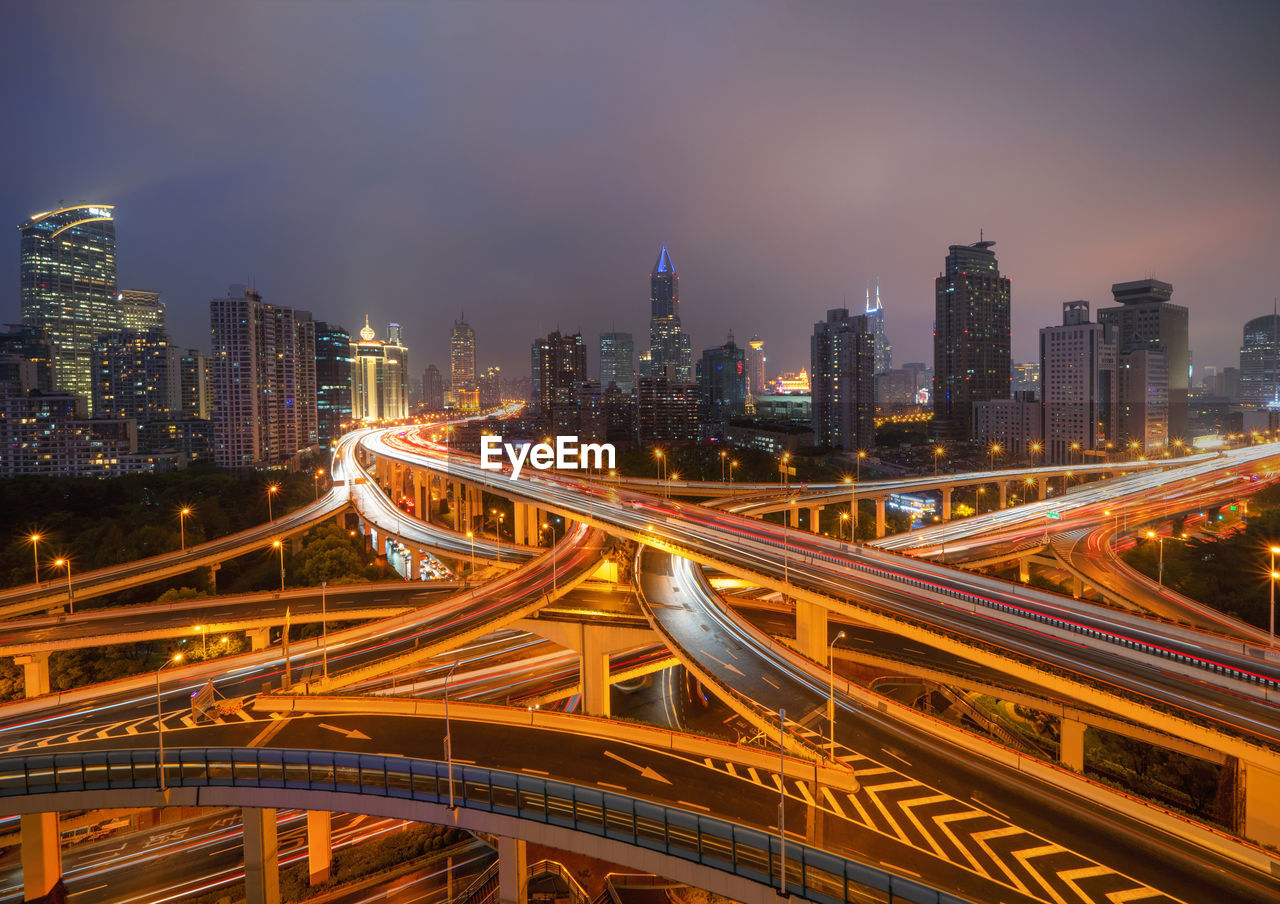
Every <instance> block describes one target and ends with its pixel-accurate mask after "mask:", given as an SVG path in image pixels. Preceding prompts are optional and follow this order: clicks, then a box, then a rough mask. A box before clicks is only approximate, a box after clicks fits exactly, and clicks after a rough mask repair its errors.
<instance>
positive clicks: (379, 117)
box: [0, 0, 1280, 376]
mask: <svg viewBox="0 0 1280 904" xmlns="http://www.w3.org/2000/svg"><path fill="white" fill-rule="evenodd" d="M1278 46H1280V3H1275V2H1260V3H1245V2H1235V3H1233V2H1225V3H1224V2H1205V3H1199V4H1194V3H1178V2H1173V0H1153V2H1128V0H1121V2H1117V0H1107V2H1098V3H1085V2H1079V0H1073V2H1070V3H1062V2H1044V3H1039V2H1032V0H1011V2H995V0H988V2H959V0H956V2H945V3H916V2H905V0H895V2H893V3H884V2H876V3H862V2H852V0H846V2H834V0H833V2H827V3H819V2H808V3H782V2H777V3H768V4H751V3H746V2H742V0H733V2H726V3H711V2H696V3H688V2H680V3H672V4H669V5H667V4H661V3H657V2H652V0H646V2H635V3H605V4H600V3H595V2H589V0H581V2H565V3H558V2H549V0H530V2H515V3H498V2H459V3H447V4H446V3H425V2H412V3H404V4H400V3H391V2H364V3H354V2H352V3H338V2H306V3H302V2H298V3H291V2H282V0H273V2H270V3H263V4H261V5H251V4H238V3H228V2H218V3H202V4H201V3H173V2H168V0H166V2H159V3H129V2H123V0H113V2H111V3H88V2H78V3H73V4H63V3H58V2H47V3H24V4H16V3H10V4H6V5H5V6H4V10H3V12H2V13H0V58H3V59H4V61H5V72H6V75H5V77H4V78H3V79H0V99H2V103H3V107H2V111H3V114H4V116H3V122H4V125H5V128H4V141H3V143H2V144H0V159H2V160H3V164H4V165H3V169H2V170H0V172H3V173H4V176H3V177H2V178H0V212H3V216H5V217H7V218H8V219H9V221H10V223H11V224H12V226H14V227H16V226H17V225H19V224H20V223H21V222H22V221H23V219H24V218H25V217H27V216H28V215H30V214H31V213H34V212H36V211H38V210H43V209H47V208H48V207H50V206H52V205H53V204H54V203H56V202H57V201H58V200H59V199H64V200H67V201H79V200H81V199H87V200H91V201H95V202H99V203H110V204H115V205H116V206H117V207H116V213H117V234H118V261H119V264H118V269H119V277H120V285H121V287H122V288H150V289H157V290H159V291H161V292H162V293H163V295H164V298H165V299H166V301H167V302H168V305H169V323H170V328H171V331H172V332H173V334H174V337H175V339H176V340H177V341H179V342H181V343H182V344H184V345H193V346H201V347H205V348H207V347H208V344H209V339H208V325H209V315H208V301H209V299H210V298H212V297H214V296H219V295H222V294H224V293H225V292H226V287H227V285H228V284H229V283H233V282H244V281H246V280H249V279H252V280H253V281H254V282H256V284H257V287H258V289H259V291H261V292H262V294H263V297H264V299H265V300H267V301H270V302H275V303H278V304H282V305H289V306H294V307H299V308H303V309H307V310H310V311H312V312H313V313H314V315H315V317H316V318H317V319H324V320H331V321H336V322H338V323H341V324H343V325H344V326H346V327H347V328H348V329H350V330H353V331H354V330H356V329H358V328H359V327H360V326H361V325H363V321H364V315H365V314H366V313H368V314H370V315H371V318H372V320H373V323H374V324H375V325H376V326H378V328H379V332H380V333H382V332H383V331H384V330H385V323H386V322H387V321H390V320H396V321H399V322H400V323H402V324H403V325H404V327H405V337H406V340H407V344H408V345H409V347H410V360H411V364H412V367H413V369H414V371H415V372H418V373H420V372H421V369H422V368H423V367H425V365H426V364H427V363H430V362H436V363H438V364H440V365H442V366H444V365H446V364H447V354H446V350H447V335H448V329H449V326H450V325H451V323H452V321H453V318H454V317H455V316H457V314H458V312H459V310H464V311H465V312H466V316H467V319H468V320H469V321H470V322H471V324H472V325H473V326H474V327H475V329H476V334H477V345H478V357H479V361H480V364H481V365H486V364H491V363H498V364H501V365H502V367H503V369H504V372H506V374H507V375H516V376H524V375H527V372H528V367H529V352H528V349H529V343H530V341H531V340H532V339H533V337H534V336H535V335H537V334H538V333H540V332H541V333H545V332H546V331H548V330H551V329H555V328H557V327H558V328H560V329H561V330H564V331H569V332H572V331H576V330H581V331H582V333H583V334H584V335H585V336H586V337H587V339H588V344H589V346H590V347H591V348H592V360H593V361H594V357H595V348H594V346H595V342H596V336H597V335H598V334H599V333H600V332H601V331H606V330H609V329H611V328H614V327H615V326H616V328H617V329H622V330H631V331H633V332H635V333H636V340H637V342H636V345H637V350H639V349H641V348H644V347H646V346H647V344H648V340H647V318H648V292H649V287H648V274H649V270H650V268H651V267H652V266H653V263H654V261H655V259H656V257H657V254H658V250H659V247H660V246H661V245H662V244H663V243H666V244H667V245H668V246H669V247H670V249H671V253H672V257H673V259H674V261H675V264H676V267H677V269H678V271H679V273H680V276H681V280H680V285H681V296H682V302H683V305H682V308H683V316H684V323H685V326H686V328H687V329H688V331H689V332H690V334H691V337H692V342H693V346H694V349H695V355H696V354H697V350H699V349H701V348H703V347H707V346H711V345H717V344H719V343H720V342H722V341H723V340H724V337H725V334H726V332H727V331H728V330H730V329H732V330H733V331H734V333H735V334H736V336H737V337H738V339H739V341H740V342H742V341H745V339H747V338H749V337H750V336H751V335H752V334H753V333H758V334H759V335H760V336H761V337H763V338H764V339H765V340H766V342H767V348H768V352H769V359H770V369H771V370H778V369H788V370H789V369H798V368H799V367H801V366H807V363H808V335H809V333H810V332H811V330H812V326H813V323H814V321H816V320H818V319H821V317H822V316H823V313H824V311H825V310H826V309H827V308H830V307H838V306H841V305H843V304H844V303H845V300H846V298H847V301H848V305H849V306H850V307H858V308H860V307H861V305H862V302H863V296H864V292H865V288H866V286H867V284H868V283H869V282H870V283H874V281H875V280H876V279H879V281H880V286H881V294H882V298H883V299H884V302H885V306H886V311H887V322H888V331H889V337H890V340H891V341H892V342H893V344H894V358H895V362H896V363H898V364H901V363H903V362H907V361H926V362H931V361H932V339H931V328H932V321H933V279H934V277H936V276H937V274H938V271H939V269H940V268H941V266H942V263H943V258H944V257H945V255H946V248H947V245H949V244H952V243H961V242H970V241H976V240H977V238H978V231H979V229H983V230H985V234H986V237H987V238H988V239H994V240H995V241H996V242H997V245H996V249H995V250H996V253H997V255H998V257H999V261H1000V266H1001V269H1002V270H1003V271H1004V272H1005V273H1006V274H1007V275H1008V276H1010V277H1011V279H1012V280H1013V292H1012V298H1013V324H1014V342H1013V347H1014V359H1015V360H1031V359H1033V358H1034V357H1035V356H1036V351H1035V349H1036V330H1037V329H1038V328H1039V327H1041V326H1045V325H1048V324H1050V323H1054V322H1059V321H1060V303H1061V302H1062V301H1064V300H1069V299H1075V298H1086V299H1089V300H1090V301H1092V302H1093V304H1094V307H1095V309H1096V307H1098V306H1100V305H1101V304H1103V303H1106V302H1109V300H1110V293H1109V289H1110V285H1111V283H1113V282H1116V281H1121V280H1128V279H1135V278H1141V277H1143V276H1148V275H1154V276H1158V277H1159V278H1161V279H1165V280H1168V281H1170V282H1172V283H1173V286H1174V298H1173V300H1174V301H1175V302H1177V303H1181V304H1184V305H1186V306H1187V307H1188V308H1190V310H1191V347H1192V352H1193V356H1194V360H1195V363H1196V366H1197V368H1199V367H1200V366H1202V365H1206V364H1208V365H1219V366H1220V365H1224V364H1235V363H1237V357H1238V348H1239V344H1240V333H1241V328H1242V325H1243V323H1244V321H1245V320H1246V319H1248V318H1250V317H1253V316H1258V315H1261V314H1264V313H1269V312H1270V311H1271V309H1272V303H1273V298H1274V297H1275V296H1276V295H1277V294H1280V267H1278V265H1277V262H1276V258H1277V256H1278V251H1280V101H1277V99H1276V93H1277V88H1280V52H1278V51H1277V47H1278ZM9 242H10V245H9V247H10V251H9V254H8V256H7V260H8V261H9V268H8V269H9V272H8V276H7V278H3V277H0V278H3V279H4V282H0V285H6V284H7V286H8V288H7V289H5V290H3V291H2V292H0V305H3V312H4V316H3V318H0V319H2V320H4V321H16V320H18V318H19V304H18V291H17V284H18V268H17V260H18V235H17V230H16V229H14V231H13V232H11V233H10V239H9ZM593 371H594V364H593Z"/></svg>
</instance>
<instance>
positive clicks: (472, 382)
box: [449, 317, 480, 409]
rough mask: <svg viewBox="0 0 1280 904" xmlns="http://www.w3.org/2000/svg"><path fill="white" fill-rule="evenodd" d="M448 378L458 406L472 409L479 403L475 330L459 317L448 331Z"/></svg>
mask: <svg viewBox="0 0 1280 904" xmlns="http://www.w3.org/2000/svg"><path fill="white" fill-rule="evenodd" d="M449 378H450V380H451V384H450V388H451V389H452V390H453V395H454V400H455V403H456V404H457V405H458V407H459V408H467V409H474V408H475V407H477V406H478V405H479V403H480V400H479V397H478V395H477V392H476V331H475V330H473V329H472V328H471V325H470V324H469V323H467V322H466V321H465V320H463V319H462V318H461V317H459V318H458V319H457V320H455V321H454V322H453V329H452V330H450V331H449Z"/></svg>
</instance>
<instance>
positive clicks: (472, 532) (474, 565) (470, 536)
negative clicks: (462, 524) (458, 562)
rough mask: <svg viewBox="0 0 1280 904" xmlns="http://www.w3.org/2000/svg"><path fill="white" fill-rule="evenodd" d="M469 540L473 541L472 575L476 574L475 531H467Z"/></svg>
mask: <svg viewBox="0 0 1280 904" xmlns="http://www.w3.org/2000/svg"><path fill="white" fill-rule="evenodd" d="M467 539H468V540H470V541H471V574H472V576H474V575H475V573H476V535H475V532H474V531H467Z"/></svg>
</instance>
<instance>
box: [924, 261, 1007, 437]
mask: <svg viewBox="0 0 1280 904" xmlns="http://www.w3.org/2000/svg"><path fill="white" fill-rule="evenodd" d="M993 245H995V242H988V241H982V240H980V241H977V242H974V243H973V244H972V245H952V246H951V247H950V248H949V249H948V251H947V260H946V264H945V268H944V270H943V272H942V273H941V274H940V275H939V276H938V278H937V279H936V280H935V281H934V324H933V425H932V428H931V429H932V431H933V434H934V436H935V437H936V438H937V439H950V440H963V441H967V440H968V439H969V437H970V431H971V429H972V416H973V412H972V410H971V409H972V407H973V403H974V402H985V401H988V400H990V399H1007V398H1009V378H1010V373H1009V347H1010V320H1009V279H1008V277H1006V276H1001V275H1000V267H999V264H998V263H997V261H996V255H995V252H994V251H992V250H991V248H992V246H993Z"/></svg>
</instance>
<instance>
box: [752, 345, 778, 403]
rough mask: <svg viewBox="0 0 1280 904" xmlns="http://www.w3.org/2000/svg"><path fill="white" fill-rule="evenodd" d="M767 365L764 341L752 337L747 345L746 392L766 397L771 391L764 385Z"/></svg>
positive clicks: (766, 377)
mask: <svg viewBox="0 0 1280 904" xmlns="http://www.w3.org/2000/svg"><path fill="white" fill-rule="evenodd" d="M767 364H768V360H767V359H766V357H765V354H764V340H763V339H761V338H760V337H759V336H752V337H751V341H750V342H748V343H747V391H748V392H749V393H751V394H752V395H753V396H761V395H766V394H767V393H769V392H771V391H772V387H769V386H766V385H765V383H766V381H767V380H768V379H769V377H768V374H767V371H766V366H767Z"/></svg>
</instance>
